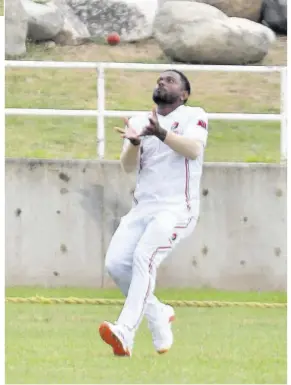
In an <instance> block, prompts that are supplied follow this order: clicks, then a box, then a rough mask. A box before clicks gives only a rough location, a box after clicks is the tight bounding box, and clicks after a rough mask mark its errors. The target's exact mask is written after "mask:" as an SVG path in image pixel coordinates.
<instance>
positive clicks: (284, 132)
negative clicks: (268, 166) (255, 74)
mask: <svg viewBox="0 0 291 385" xmlns="http://www.w3.org/2000/svg"><path fill="white" fill-rule="evenodd" d="M287 110H288V105H287V68H282V69H281V132H280V150H281V161H282V162H285V161H286V160H287V143H288V125H287Z"/></svg>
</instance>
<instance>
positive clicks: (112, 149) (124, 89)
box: [6, 37, 287, 162]
mask: <svg viewBox="0 0 291 385" xmlns="http://www.w3.org/2000/svg"><path fill="white" fill-rule="evenodd" d="M286 52H287V48H286V38H284V37H280V38H278V40H277V42H276V44H275V45H274V46H273V47H272V49H271V50H270V52H269V54H268V56H267V57H266V59H265V60H264V62H263V63H260V64H266V65H286V60H287V58H286ZM25 59H26V60H58V61H60V60H61V61H116V62H147V63H167V62H168V60H167V58H165V57H164V56H163V54H162V51H161V50H160V49H159V47H158V46H157V44H156V43H155V42H154V41H148V42H144V43H140V44H125V45H121V46H117V47H108V46H106V45H104V44H100V43H99V44H94V43H92V44H88V45H84V46H80V47H55V48H53V49H45V48H44V46H43V45H39V46H35V45H33V46H29V47H28V54H27V57H26V58H25ZM173 66H174V64H173ZM187 75H188V76H189V78H190V80H191V83H192V87H193V94H192V97H191V99H190V101H189V104H190V105H198V106H203V107H204V108H205V109H206V110H207V111H208V112H249V113H279V111H280V76H279V74H247V73H246V74H238V73H219V72H215V73H187ZM157 76H158V73H151V72H142V73H141V72H135V71H107V75H106V108H107V109H120V110H147V109H150V108H151V107H152V101H151V95H152V90H153V87H154V85H155V81H156V78H157ZM96 93H97V90H96V74H95V71H93V70H67V69H66V70H55V69H45V70H43V69H7V70H6V107H19V108H21V107H23V108H62V109H71V108H75V109H95V108H96ZM120 124H122V121H121V120H120V119H106V158H107V159H118V158H119V154H120V149H121V142H120V138H119V136H118V135H117V134H116V133H115V132H113V127H114V126H115V125H120ZM279 143H280V125H279V123H276V122H271V123H270V122H225V121H213V122H211V124H210V137H209V143H208V148H207V151H206V161H246V162H260V161H261V162H278V161H279V158H280V153H279ZM6 156H9V157H39V158H91V159H94V158H96V119H94V118H93V119H92V118H68V117H66V118H64V117H62V118H60V117H54V118H52V117H11V116H8V117H7V118H6Z"/></svg>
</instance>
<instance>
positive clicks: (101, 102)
mask: <svg viewBox="0 0 291 385" xmlns="http://www.w3.org/2000/svg"><path fill="white" fill-rule="evenodd" d="M5 67H14V68H16V67H18V68H63V69H64V68H71V69H96V71H97V95H96V97H97V103H96V110H59V109H31V108H29V109H27V108H6V109H5V114H6V115H38V116H76V117H77V116H94V117H97V118H98V119H97V154H98V157H99V158H100V159H102V158H104V153H105V124H104V118H105V117H124V116H132V115H133V114H143V113H144V111H116V110H106V109H105V70H106V69H120V70H134V71H164V70H167V69H171V68H173V67H175V68H176V69H177V70H180V71H219V72H255V73H271V72H279V73H280V76H281V110H280V114H248V113H210V114H209V120H237V121H278V122H281V139H280V151H281V159H282V161H285V160H286V159H287V68H286V67H275V66H272V67H267V66H216V65H215V66H214V65H172V64H140V63H95V62H56V61H51V62H49V61H48V62H46V61H9V60H7V61H5ZM250 86H251V85H250ZM57 87H58V85H57V84H56V90H57ZM77 91H78V90H76V92H77Z"/></svg>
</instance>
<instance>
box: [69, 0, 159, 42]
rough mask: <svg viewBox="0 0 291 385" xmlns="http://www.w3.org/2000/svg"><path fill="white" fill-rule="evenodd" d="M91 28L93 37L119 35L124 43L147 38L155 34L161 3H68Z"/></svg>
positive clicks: (125, 0)
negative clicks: (115, 33)
mask: <svg viewBox="0 0 291 385" xmlns="http://www.w3.org/2000/svg"><path fill="white" fill-rule="evenodd" d="M67 3H68V4H69V5H70V7H71V8H72V9H73V11H74V13H75V14H76V15H77V16H78V17H79V18H80V19H81V21H82V22H83V23H84V24H85V25H86V26H87V27H88V30H89V32H90V34H91V36H92V37H95V38H104V37H106V36H107V35H108V34H109V33H111V32H117V33H118V34H119V35H120V37H121V40H122V41H124V42H134V41H139V40H143V39H147V38H149V37H151V36H152V34H153V23H154V19H155V15H156V12H157V9H158V0H67Z"/></svg>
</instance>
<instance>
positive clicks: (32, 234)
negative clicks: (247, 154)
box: [6, 159, 287, 290]
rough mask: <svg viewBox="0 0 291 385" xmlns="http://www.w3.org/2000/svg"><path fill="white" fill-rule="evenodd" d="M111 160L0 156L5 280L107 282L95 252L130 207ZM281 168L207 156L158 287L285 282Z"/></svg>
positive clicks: (126, 185) (274, 286) (250, 286)
mask: <svg viewBox="0 0 291 385" xmlns="http://www.w3.org/2000/svg"><path fill="white" fill-rule="evenodd" d="M133 182H134V181H133V180H132V179H129V178H128V177H126V176H125V175H124V174H123V173H122V171H121V169H120V166H119V163H118V162H98V161H77V160H76V161H41V160H22V159H7V160H6V285H7V286H11V285H36V284H37V285H43V286H59V285H60V286H61V285H71V286H95V287H110V286H113V285H112V282H111V281H110V279H109V278H108V277H107V276H104V274H103V266H104V255H105V253H106V249H107V247H108V244H109V242H110V238H111V236H112V234H113V232H114V230H115V229H116V227H117V226H118V223H119V218H120V216H121V215H124V214H125V213H126V212H127V211H128V210H129V208H130V205H131V193H130V190H131V188H132V186H133ZM286 201H287V191H286V167H284V166H279V165H259V164H219V163H215V164H206V165H205V167H204V176H203V179H202V188H201V218H200V220H199V223H198V225H197V228H196V230H195V232H194V234H193V235H192V236H191V237H190V238H189V239H188V240H186V241H185V242H184V243H183V244H181V245H180V246H179V247H178V248H177V250H175V251H174V253H173V254H172V255H171V256H170V258H169V259H168V260H167V262H165V263H164V265H162V266H161V267H160V270H159V275H158V286H160V287H161V286H164V287H170V286H177V287H179V286H180V287H182V286H193V287H214V288H223V289H237V290H285V289H286V276H287V266H286V264H287V255H286V254H287V251H286V248H287V247H286V243H287V242H286V237H287V234H286Z"/></svg>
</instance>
